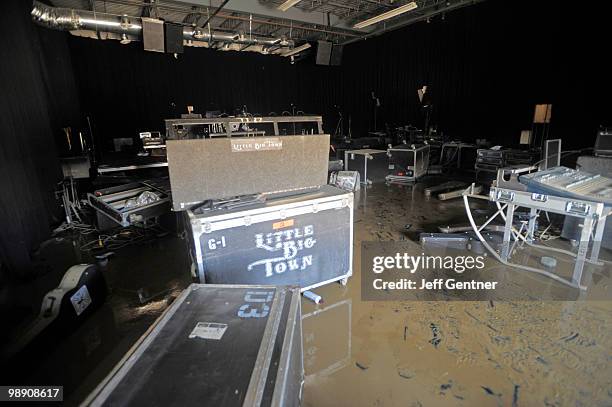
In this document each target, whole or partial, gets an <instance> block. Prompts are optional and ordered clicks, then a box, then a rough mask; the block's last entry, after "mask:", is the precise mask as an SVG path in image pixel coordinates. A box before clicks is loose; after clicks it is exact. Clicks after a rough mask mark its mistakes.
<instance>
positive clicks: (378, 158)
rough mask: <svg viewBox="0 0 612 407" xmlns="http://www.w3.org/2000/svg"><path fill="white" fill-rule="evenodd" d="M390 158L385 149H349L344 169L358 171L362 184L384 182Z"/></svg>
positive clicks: (345, 155)
mask: <svg viewBox="0 0 612 407" xmlns="http://www.w3.org/2000/svg"><path fill="white" fill-rule="evenodd" d="M388 167H389V160H388V157H387V151H385V150H373V149H363V150H348V151H345V152H344V170H345V171H358V172H359V176H360V177H361V183H362V184H372V183H374V182H384V181H385V177H386V176H387V174H388Z"/></svg>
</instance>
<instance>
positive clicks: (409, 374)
mask: <svg viewBox="0 0 612 407" xmlns="http://www.w3.org/2000/svg"><path fill="white" fill-rule="evenodd" d="M397 374H398V375H399V377H402V378H404V379H412V378H413V377H414V376H416V374H415V373H414V372H413V371H412V370H410V369H408V368H405V367H398V368H397Z"/></svg>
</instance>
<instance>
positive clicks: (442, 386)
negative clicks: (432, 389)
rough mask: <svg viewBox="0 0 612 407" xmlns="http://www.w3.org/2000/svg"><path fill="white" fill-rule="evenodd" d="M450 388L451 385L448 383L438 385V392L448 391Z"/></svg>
mask: <svg viewBox="0 0 612 407" xmlns="http://www.w3.org/2000/svg"><path fill="white" fill-rule="evenodd" d="M451 387H453V383H452V382H450V381H449V382H448V383H444V384H441V385H440V391H445V390H448V389H450V388H451Z"/></svg>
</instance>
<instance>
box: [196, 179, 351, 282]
mask: <svg viewBox="0 0 612 407" xmlns="http://www.w3.org/2000/svg"><path fill="white" fill-rule="evenodd" d="M185 219H186V222H185V223H186V229H187V230H186V235H187V237H188V244H189V251H190V254H191V259H192V274H193V275H194V276H195V277H196V278H197V280H199V282H202V283H203V282H206V283H212V284H272V285H298V286H300V287H301V288H302V291H305V290H308V289H311V288H314V287H318V286H320V285H324V284H327V283H331V282H333V281H340V282H342V283H343V284H345V283H346V281H347V279H348V278H349V277H350V276H351V275H352V260H353V193H352V192H347V191H344V190H342V189H340V188H336V187H334V186H331V185H323V186H321V187H320V188H318V189H314V190H310V191H309V192H305V193H301V194H293V195H279V194H276V195H269V196H266V197H265V198H261V196H254V197H253V198H252V200H251V201H248V200H247V198H245V197H242V198H240V199H235V200H230V201H226V202H224V203H218V204H213V205H212V206H201V207H198V208H192V209H190V210H187V211H186V212H185Z"/></svg>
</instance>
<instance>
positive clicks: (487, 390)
mask: <svg viewBox="0 0 612 407" xmlns="http://www.w3.org/2000/svg"><path fill="white" fill-rule="evenodd" d="M480 387H482V389H483V390H484V391H485V393H487V394H488V395H489V396H497V397H500V396H501V393H499V394H497V393H495V392H494V391H493V390H491V389H490V388H489V387H486V386H480Z"/></svg>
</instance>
